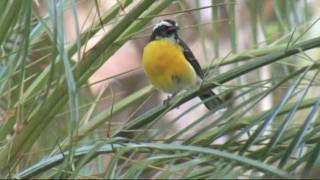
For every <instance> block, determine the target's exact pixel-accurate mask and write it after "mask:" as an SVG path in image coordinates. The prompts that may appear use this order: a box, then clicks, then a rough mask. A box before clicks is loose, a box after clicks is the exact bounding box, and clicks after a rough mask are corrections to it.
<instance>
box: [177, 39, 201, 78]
mask: <svg viewBox="0 0 320 180" xmlns="http://www.w3.org/2000/svg"><path fill="white" fill-rule="evenodd" d="M178 43H179V45H180V46H181V47H182V50H183V54H184V56H185V58H186V59H187V60H188V62H189V63H190V64H191V65H192V67H193V69H194V70H195V71H196V73H197V74H198V76H199V77H200V78H201V79H203V78H204V73H203V71H202V69H201V66H200V64H199V63H198V61H197V59H196V58H195V57H194V55H193V53H192V51H191V50H190V48H189V47H188V46H187V44H186V43H185V42H184V41H183V40H181V39H178Z"/></svg>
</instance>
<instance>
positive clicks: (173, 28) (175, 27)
mask: <svg viewBox="0 0 320 180" xmlns="http://www.w3.org/2000/svg"><path fill="white" fill-rule="evenodd" d="M178 30H180V28H179V26H172V27H170V28H169V31H178Z"/></svg>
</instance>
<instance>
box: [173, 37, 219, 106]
mask: <svg viewBox="0 0 320 180" xmlns="http://www.w3.org/2000/svg"><path fill="white" fill-rule="evenodd" d="M177 42H178V43H179V45H180V46H181V47H182V48H183V54H184V56H185V58H186V59H187V60H188V62H189V63H190V64H191V65H192V67H193V69H194V70H195V71H196V73H197V74H198V76H199V77H200V78H201V79H203V78H204V73H203V71H202V69H201V66H200V64H199V63H198V61H197V59H196V58H195V57H194V55H193V53H192V51H191V50H190V48H189V47H188V46H187V44H186V43H185V42H183V40H181V39H178V40H177ZM199 97H200V99H201V100H202V101H204V102H205V103H204V105H205V106H206V107H207V108H208V109H209V110H213V109H215V108H217V109H220V108H224V106H223V105H222V104H223V101H222V99H220V97H219V96H218V95H216V94H215V93H214V92H213V91H211V90H207V91H205V92H203V93H202V94H201V95H199ZM209 99H210V100H209Z"/></svg>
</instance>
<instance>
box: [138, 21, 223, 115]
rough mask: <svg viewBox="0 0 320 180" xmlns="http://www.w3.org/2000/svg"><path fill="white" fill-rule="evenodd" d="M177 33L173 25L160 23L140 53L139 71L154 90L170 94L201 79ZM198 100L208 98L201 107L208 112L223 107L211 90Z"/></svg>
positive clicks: (201, 74) (202, 75) (188, 50)
mask: <svg viewBox="0 0 320 180" xmlns="http://www.w3.org/2000/svg"><path fill="white" fill-rule="evenodd" d="M178 31H179V27H178V25H177V23H176V22H175V21H173V20H170V19H166V20H162V21H160V22H159V23H157V24H156V25H155V26H154V28H153V32H152V35H151V38H150V41H149V43H148V44H147V45H146V46H145V47H144V51H143V68H144V71H145V74H146V76H147V78H148V80H149V82H150V83H151V84H152V85H153V86H154V87H155V88H157V89H159V90H161V91H164V92H167V93H171V94H176V93H177V92H179V91H181V90H183V89H187V88H188V87H190V86H192V85H195V84H196V83H197V82H198V81H199V80H203V78H204V73H203V71H202V69H201V67H200V65H199V63H198V61H197V60H196V58H195V57H194V55H193V53H192V52H191V50H190V48H189V47H188V46H187V45H186V43H185V42H183V41H182V40H181V39H180V38H179V36H178ZM199 97H200V99H201V100H202V101H203V100H205V99H207V98H211V100H209V101H207V102H205V103H204V104H205V106H206V107H207V108H208V109H209V110H212V109H214V108H216V107H218V106H219V105H221V104H223V102H222V100H221V99H220V98H219V97H218V96H217V95H216V94H215V93H214V92H212V91H211V90H208V91H205V92H204V93H202V94H201V95H199ZM221 108H222V106H221ZM218 109H220V108H218Z"/></svg>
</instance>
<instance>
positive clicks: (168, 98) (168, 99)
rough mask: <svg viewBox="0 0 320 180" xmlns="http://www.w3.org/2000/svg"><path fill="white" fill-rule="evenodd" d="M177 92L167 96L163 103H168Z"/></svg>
mask: <svg viewBox="0 0 320 180" xmlns="http://www.w3.org/2000/svg"><path fill="white" fill-rule="evenodd" d="M176 94H177V93H174V94H172V95H171V96H168V97H167V99H165V100H164V101H163V105H168V104H169V102H170V101H171V99H172V98H173V97H174V96H175V95H176Z"/></svg>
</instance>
